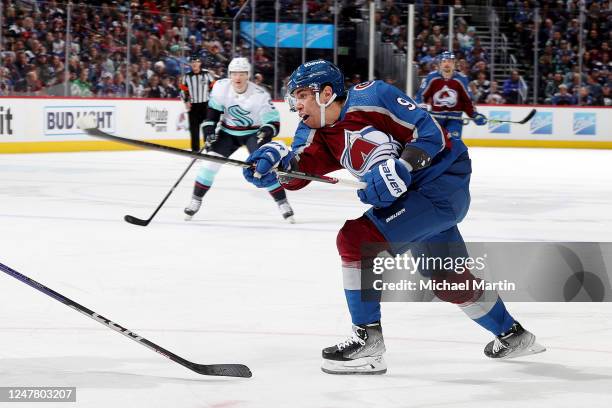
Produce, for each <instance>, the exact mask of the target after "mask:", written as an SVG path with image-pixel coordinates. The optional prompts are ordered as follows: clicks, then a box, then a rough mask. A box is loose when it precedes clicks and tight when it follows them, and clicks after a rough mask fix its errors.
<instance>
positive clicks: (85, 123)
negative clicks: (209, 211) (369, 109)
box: [77, 115, 366, 188]
mask: <svg viewBox="0 0 612 408" xmlns="http://www.w3.org/2000/svg"><path fill="white" fill-rule="evenodd" d="M88 118H92V117H91V116H90V115H85V116H81V117H80V118H79V119H78V123H77V125H78V126H79V128H81V129H82V130H83V131H85V132H86V133H87V134H88V135H90V136H95V137H100V138H102V139H108V140H114V141H116V142H119V143H125V144H129V145H132V146H136V147H140V148H144V149H150V150H157V151H160V152H166V153H172V154H176V155H180V156H187V157H191V158H192V159H198V160H208V161H211V162H213V163H219V164H229V165H230V166H236V167H242V168H251V167H252V165H251V164H249V163H246V162H243V161H240V160H235V159H228V158H225V157H220V156H213V155H210V154H204V153H197V152H192V151H189V150H182V149H177V148H175V147H171V146H164V145H160V144H156V143H151V142H145V141H144V140H135V139H128V138H126V137H121V136H113V135H111V134H108V133H106V132H104V131H102V130H100V129H98V128H96V127H95V126H96V124H95V119H94V120H92V121H90V119H88ZM276 173H277V174H278V175H280V176H288V177H292V178H298V179H303V180H310V181H318V182H321V183H327V184H344V185H346V186H351V187H355V188H365V186H366V183H363V182H361V181H356V180H346V179H339V178H336V177H329V176H316V175H314V174H308V173H303V172H301V171H294V170H288V171H284V170H276Z"/></svg>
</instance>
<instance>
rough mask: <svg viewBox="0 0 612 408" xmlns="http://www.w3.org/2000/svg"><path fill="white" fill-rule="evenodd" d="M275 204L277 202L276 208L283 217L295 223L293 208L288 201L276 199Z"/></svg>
mask: <svg viewBox="0 0 612 408" xmlns="http://www.w3.org/2000/svg"><path fill="white" fill-rule="evenodd" d="M276 204H278V210H279V211H280V213H281V215H282V216H283V218H284V219H285V220H287V221H288V222H289V223H291V224H295V218H293V208H291V206H290V205H289V201H287V200H280V201H277V202H276Z"/></svg>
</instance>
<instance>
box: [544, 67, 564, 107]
mask: <svg viewBox="0 0 612 408" xmlns="http://www.w3.org/2000/svg"><path fill="white" fill-rule="evenodd" d="M562 83H563V76H562V75H561V72H555V74H554V76H553V77H552V78H550V79H549V80H548V81H547V82H546V88H545V89H544V97H545V102H546V103H551V102H552V98H553V96H555V94H556V93H557V92H559V85H561V84H562Z"/></svg>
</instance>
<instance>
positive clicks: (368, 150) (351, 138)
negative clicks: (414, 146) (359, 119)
mask: <svg viewBox="0 0 612 408" xmlns="http://www.w3.org/2000/svg"><path fill="white" fill-rule="evenodd" d="M401 150H402V145H401V144H400V143H399V142H397V141H396V140H395V139H393V137H391V136H389V135H388V134H386V133H383V132H381V131H380V130H378V129H375V128H373V127H372V126H366V127H364V128H363V129H361V130H357V131H350V130H345V131H344V152H342V157H341V158H340V164H342V167H344V168H345V169H347V170H348V171H349V172H351V174H352V175H354V176H355V177H359V178H361V177H362V176H363V175H364V174H365V173H367V172H368V171H369V170H370V169H371V168H372V166H374V165H375V164H377V163H380V162H381V161H384V160H387V159H389V158H393V159H395V158H397V157H399V154H400V151H401Z"/></svg>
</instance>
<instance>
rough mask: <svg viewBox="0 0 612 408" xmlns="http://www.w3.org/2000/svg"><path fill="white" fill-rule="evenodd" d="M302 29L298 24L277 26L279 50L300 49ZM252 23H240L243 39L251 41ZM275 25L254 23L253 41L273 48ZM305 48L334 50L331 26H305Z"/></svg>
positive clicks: (332, 27) (280, 24)
mask: <svg viewBox="0 0 612 408" xmlns="http://www.w3.org/2000/svg"><path fill="white" fill-rule="evenodd" d="M302 28H303V25H302V24H299V23H279V24H278V46H279V47H281V48H302ZM251 30H252V23H251V22H248V21H242V22H240V32H241V35H242V37H243V38H245V39H247V40H249V41H250V40H251ZM275 38H276V23H255V41H256V42H257V43H258V44H259V45H261V46H263V47H274V45H275V41H274V40H275ZM306 48H323V49H333V48H334V26H333V24H306Z"/></svg>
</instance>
